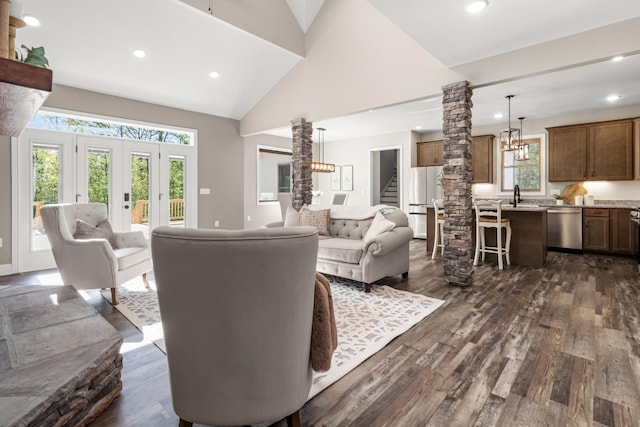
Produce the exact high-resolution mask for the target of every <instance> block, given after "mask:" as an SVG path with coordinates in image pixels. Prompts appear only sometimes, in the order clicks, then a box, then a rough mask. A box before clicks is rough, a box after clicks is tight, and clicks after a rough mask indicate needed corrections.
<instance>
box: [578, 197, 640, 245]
mask: <svg viewBox="0 0 640 427" xmlns="http://www.w3.org/2000/svg"><path fill="white" fill-rule="evenodd" d="M630 215H631V209H598V208H585V209H584V210H583V230H582V248H583V249H584V250H590V251H597V252H608V253H615V254H625V255H630V254H633V253H634V249H635V245H636V238H637V236H636V235H635V234H634V233H633V232H632V227H631V221H630V220H629V217H630Z"/></svg>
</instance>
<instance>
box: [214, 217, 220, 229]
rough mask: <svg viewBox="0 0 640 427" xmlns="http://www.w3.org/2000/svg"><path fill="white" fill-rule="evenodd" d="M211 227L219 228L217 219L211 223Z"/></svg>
mask: <svg viewBox="0 0 640 427" xmlns="http://www.w3.org/2000/svg"><path fill="white" fill-rule="evenodd" d="M213 226H214V227H215V228H218V227H220V221H218V220H217V219H216V220H215V221H213Z"/></svg>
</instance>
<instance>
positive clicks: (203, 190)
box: [200, 188, 211, 195]
mask: <svg viewBox="0 0 640 427" xmlns="http://www.w3.org/2000/svg"><path fill="white" fill-rule="evenodd" d="M200 194H201V195H209V194H211V189H210V188H201V189H200Z"/></svg>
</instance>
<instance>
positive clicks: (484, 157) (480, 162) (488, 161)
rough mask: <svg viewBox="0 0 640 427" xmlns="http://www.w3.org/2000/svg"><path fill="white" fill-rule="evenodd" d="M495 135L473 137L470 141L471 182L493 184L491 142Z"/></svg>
mask: <svg viewBox="0 0 640 427" xmlns="http://www.w3.org/2000/svg"><path fill="white" fill-rule="evenodd" d="M494 139H495V135H480V136H474V137H473V138H472V139H471V168H472V171H473V177H472V182H473V183H474V184H478V183H493V158H494V155H493V140H494Z"/></svg>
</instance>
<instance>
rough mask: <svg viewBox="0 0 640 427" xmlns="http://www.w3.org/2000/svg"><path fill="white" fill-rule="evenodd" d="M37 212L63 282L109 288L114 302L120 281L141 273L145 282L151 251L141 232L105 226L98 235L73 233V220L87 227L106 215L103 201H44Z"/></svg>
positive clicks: (87, 286)
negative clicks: (69, 202) (54, 202)
mask: <svg viewBox="0 0 640 427" xmlns="http://www.w3.org/2000/svg"><path fill="white" fill-rule="evenodd" d="M40 215H41V216H42V222H43V225H44V229H45V230H46V232H47V237H48V238H49V243H51V250H52V251H53V257H54V258H55V260H56V265H57V266H58V270H59V271H60V275H61V276H62V280H63V281H64V284H65V285H71V286H73V287H74V288H76V289H97V288H111V301H112V303H113V304H114V305H116V304H117V303H118V291H117V288H118V286H119V285H121V284H122V283H124V282H127V281H129V280H131V279H133V278H134V277H136V276H138V275H142V279H143V281H144V284H145V286H147V287H148V286H149V285H148V283H147V271H149V270H151V267H152V266H151V253H150V251H149V245H148V243H147V241H146V239H145V238H144V235H143V234H142V232H140V231H131V232H123V233H118V232H111V227H110V226H108V227H107V228H108V230H106V233H107V234H108V235H105V236H104V237H101V238H76V237H74V235H76V234H77V230H76V224H77V222H76V220H81V221H84V222H85V223H86V224H88V227H89V228H91V227H92V226H93V227H95V226H96V225H98V224H100V223H104V221H105V220H107V219H108V214H107V206H106V205H105V204H103V203H76V204H57V205H45V206H43V207H42V208H40ZM107 225H108V223H107ZM83 226H87V225H83Z"/></svg>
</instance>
